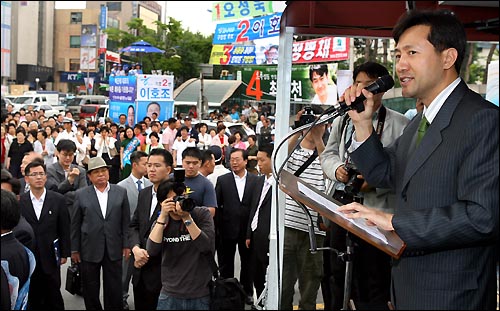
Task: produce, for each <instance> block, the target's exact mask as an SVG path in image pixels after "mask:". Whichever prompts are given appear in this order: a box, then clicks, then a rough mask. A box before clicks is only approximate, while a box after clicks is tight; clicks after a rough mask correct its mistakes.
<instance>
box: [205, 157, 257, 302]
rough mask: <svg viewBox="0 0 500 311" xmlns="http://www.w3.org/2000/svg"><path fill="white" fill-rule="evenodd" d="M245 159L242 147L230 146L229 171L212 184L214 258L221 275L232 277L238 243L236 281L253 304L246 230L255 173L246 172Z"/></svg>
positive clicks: (246, 159)
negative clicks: (213, 195)
mask: <svg viewBox="0 0 500 311" xmlns="http://www.w3.org/2000/svg"><path fill="white" fill-rule="evenodd" d="M247 161H248V154H247V152H246V150H243V149H237V148H235V149H232V150H231V154H230V163H231V170H232V172H230V173H227V174H225V175H222V176H219V178H218V179H217V184H216V186H215V192H216V194H217V206H218V207H217V211H216V212H215V217H216V219H215V221H216V232H217V233H218V245H217V259H218V261H219V269H220V275H221V276H222V277H224V278H231V277H234V255H235V253H236V246H238V253H239V255H240V260H241V271H240V282H241V285H243V288H244V289H245V291H246V293H247V296H248V297H247V301H246V303H247V304H250V305H251V304H253V286H252V277H251V275H250V251H249V249H248V248H247V246H246V234H247V227H248V219H249V217H250V207H251V205H250V204H251V201H252V197H253V196H254V195H255V191H254V189H255V185H256V183H257V175H254V174H248V172H247V170H246V166H247ZM217 230H218V231H217Z"/></svg>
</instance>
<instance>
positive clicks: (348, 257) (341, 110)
mask: <svg viewBox="0 0 500 311" xmlns="http://www.w3.org/2000/svg"><path fill="white" fill-rule="evenodd" d="M332 108H333V107H332ZM333 109H334V110H333V111H331V110H332V109H328V110H325V111H324V112H323V113H322V114H321V115H320V116H319V117H318V118H317V119H316V120H314V122H312V123H309V124H305V125H303V126H300V127H298V128H296V129H295V130H293V131H291V132H290V133H288V134H287V135H286V136H285V137H284V138H283V139H282V140H281V141H280V142H279V144H278V146H277V147H276V148H275V149H274V151H273V154H272V156H271V158H272V159H273V161H272V162H273V176H274V178H275V179H276V181H277V182H278V184H279V182H280V174H281V171H282V170H283V169H284V167H285V165H286V163H287V162H288V160H289V159H290V157H291V155H292V153H293V152H290V153H289V154H288V156H287V157H286V159H285V160H284V161H283V163H282V164H281V166H280V168H279V170H276V156H277V153H278V150H279V149H280V148H281V147H282V146H283V144H284V143H285V142H286V141H287V140H288V139H290V137H292V136H294V135H296V134H297V133H299V132H302V131H303V130H306V129H307V131H306V132H305V133H304V134H303V135H302V137H300V138H299V139H298V140H297V143H296V144H295V146H294V148H293V150H295V149H296V148H297V146H299V145H300V143H301V142H302V140H303V139H304V137H306V136H307V134H308V133H309V132H310V131H311V130H312V128H313V127H314V126H316V125H320V124H324V123H326V122H328V121H330V120H332V119H335V118H337V117H339V116H343V115H344V114H345V113H346V112H347V111H348V110H349V109H350V107H347V106H346V105H345V104H344V105H341V106H340V107H336V108H333ZM327 113H331V114H329V115H326V114H327ZM325 115H326V117H325ZM294 201H295V202H297V204H298V205H299V206H300V207H301V208H302V210H303V211H304V213H305V214H306V216H307V218H308V230H309V243H310V246H311V248H310V249H309V251H310V252H311V253H312V254H315V253H316V252H317V251H331V252H334V253H335V254H336V256H337V258H338V259H340V260H342V261H344V262H345V263H346V271H345V278H344V300H343V304H342V310H347V304H348V302H349V299H350V295H351V283H352V254H353V250H354V249H353V246H352V242H351V240H350V238H349V235H347V234H346V246H347V249H346V252H345V253H344V252H341V251H338V250H337V249H335V248H333V247H317V245H316V237H315V234H314V222H313V220H312V216H311V214H310V213H309V210H308V209H307V207H306V206H305V205H304V204H303V203H301V202H298V201H297V200H294ZM259 298H260V297H259Z"/></svg>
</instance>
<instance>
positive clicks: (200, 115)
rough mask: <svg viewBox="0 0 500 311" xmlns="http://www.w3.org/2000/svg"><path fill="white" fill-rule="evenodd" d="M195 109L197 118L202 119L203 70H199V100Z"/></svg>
mask: <svg viewBox="0 0 500 311" xmlns="http://www.w3.org/2000/svg"><path fill="white" fill-rule="evenodd" d="M197 110H198V114H199V119H200V120H202V118H203V114H204V113H205V112H204V111H203V71H201V72H200V101H199V105H198V109H197Z"/></svg>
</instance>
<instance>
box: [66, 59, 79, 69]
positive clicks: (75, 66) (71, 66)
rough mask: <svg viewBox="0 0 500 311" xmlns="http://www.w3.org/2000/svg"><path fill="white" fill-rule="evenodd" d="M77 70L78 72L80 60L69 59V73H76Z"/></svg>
mask: <svg viewBox="0 0 500 311" xmlns="http://www.w3.org/2000/svg"><path fill="white" fill-rule="evenodd" d="M78 70H80V59H79V58H71V59H70V60H69V71H78Z"/></svg>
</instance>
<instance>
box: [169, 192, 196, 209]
mask: <svg viewBox="0 0 500 311" xmlns="http://www.w3.org/2000/svg"><path fill="white" fill-rule="evenodd" d="M174 201H175V202H179V204H180V205H181V209H182V210H183V211H185V212H191V211H192V210H193V209H194V207H195V205H196V204H194V200H193V199H191V198H187V197H185V196H183V195H178V196H176V197H174Z"/></svg>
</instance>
